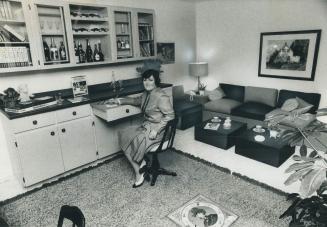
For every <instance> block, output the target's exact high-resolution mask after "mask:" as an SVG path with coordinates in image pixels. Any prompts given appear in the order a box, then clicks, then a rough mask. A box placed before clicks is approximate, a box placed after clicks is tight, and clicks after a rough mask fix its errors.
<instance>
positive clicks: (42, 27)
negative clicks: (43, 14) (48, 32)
mask: <svg viewBox="0 0 327 227" xmlns="http://www.w3.org/2000/svg"><path fill="white" fill-rule="evenodd" d="M40 28H41V32H43V31H44V20H40Z"/></svg>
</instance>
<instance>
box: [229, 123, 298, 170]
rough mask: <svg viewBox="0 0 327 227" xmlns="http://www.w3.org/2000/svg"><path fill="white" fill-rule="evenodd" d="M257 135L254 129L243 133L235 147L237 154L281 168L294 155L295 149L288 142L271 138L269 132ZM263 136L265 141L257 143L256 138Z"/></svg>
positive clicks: (266, 130)
mask: <svg viewBox="0 0 327 227" xmlns="http://www.w3.org/2000/svg"><path fill="white" fill-rule="evenodd" d="M264 129H265V132H263V133H256V132H254V131H253V128H252V129H248V130H245V131H243V133H242V134H241V135H240V138H239V140H238V141H237V143H236V146H235V153H236V154H240V155H243V156H246V157H248V158H251V159H254V160H257V161H260V162H263V163H266V164H268V165H271V166H275V167H279V166H280V165H281V164H282V163H283V162H284V161H285V160H286V159H288V158H289V157H290V156H291V155H292V154H293V153H294V150H295V148H294V147H291V146H289V145H288V142H287V141H286V140H283V139H281V138H276V139H275V138H270V136H269V130H268V129H266V128H264ZM256 135H262V136H264V137H265V140H264V141H262V142H259V141H256V140H255V139H254V137H255V136H256Z"/></svg>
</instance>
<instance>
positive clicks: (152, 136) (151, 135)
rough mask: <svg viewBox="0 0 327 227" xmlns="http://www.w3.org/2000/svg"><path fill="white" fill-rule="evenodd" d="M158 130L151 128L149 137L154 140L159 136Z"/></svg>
mask: <svg viewBox="0 0 327 227" xmlns="http://www.w3.org/2000/svg"><path fill="white" fill-rule="evenodd" d="M157 134H158V132H157V131H155V130H151V131H150V133H149V139H150V140H154V139H155V138H156V137H157Z"/></svg>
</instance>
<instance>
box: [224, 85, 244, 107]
mask: <svg viewBox="0 0 327 227" xmlns="http://www.w3.org/2000/svg"><path fill="white" fill-rule="evenodd" d="M219 87H221V89H223V91H224V93H225V94H226V96H225V98H228V99H234V100H236V101H239V102H243V100H244V86H239V85H233V84H224V83H220V84H219Z"/></svg>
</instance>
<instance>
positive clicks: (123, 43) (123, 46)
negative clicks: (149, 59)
mask: <svg viewBox="0 0 327 227" xmlns="http://www.w3.org/2000/svg"><path fill="white" fill-rule="evenodd" d="M120 43H121V49H125V41H124V40H123V39H122V40H121V41H120Z"/></svg>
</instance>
